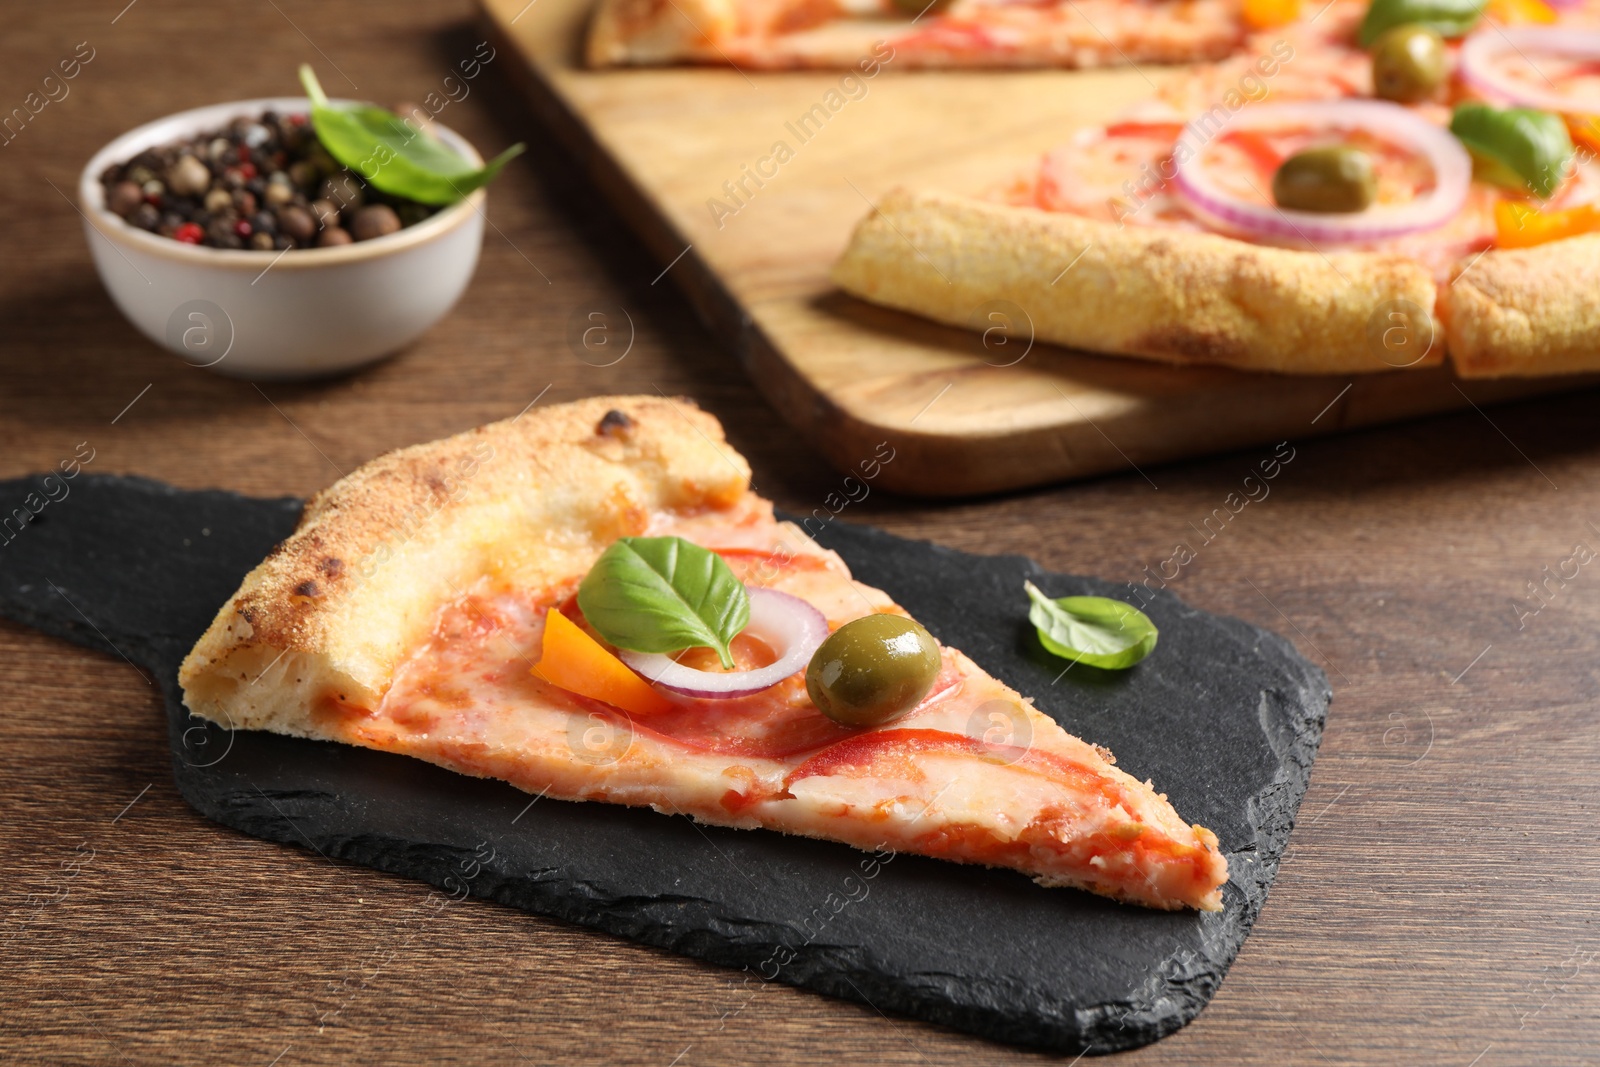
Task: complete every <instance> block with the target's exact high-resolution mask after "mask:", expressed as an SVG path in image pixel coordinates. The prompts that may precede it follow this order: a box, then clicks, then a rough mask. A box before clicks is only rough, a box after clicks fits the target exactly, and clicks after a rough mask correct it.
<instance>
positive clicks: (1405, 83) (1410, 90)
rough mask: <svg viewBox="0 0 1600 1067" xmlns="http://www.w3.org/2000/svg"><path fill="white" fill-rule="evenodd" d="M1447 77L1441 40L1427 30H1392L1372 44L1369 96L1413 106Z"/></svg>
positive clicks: (1411, 27) (1446, 57) (1447, 59)
mask: <svg viewBox="0 0 1600 1067" xmlns="http://www.w3.org/2000/svg"><path fill="white" fill-rule="evenodd" d="M1449 73H1450V57H1449V54H1448V53H1447V52H1446V51H1445V47H1444V38H1443V37H1441V36H1439V31H1438V30H1436V29H1434V28H1433V27H1431V26H1419V25H1417V24H1415V23H1412V24H1411V25H1409V26H1396V27H1395V28H1394V29H1392V30H1389V31H1388V32H1386V33H1385V34H1384V35H1383V36H1382V37H1379V38H1378V39H1377V40H1376V41H1374V42H1373V44H1372V93H1373V95H1374V96H1377V97H1380V98H1381V99H1384V100H1394V101H1396V102H1398V103H1401V104H1415V103H1419V102H1421V101H1423V100H1426V99H1428V98H1429V97H1431V96H1433V94H1434V93H1435V92H1436V91H1437V90H1438V88H1439V86H1441V85H1443V84H1444V80H1445V76H1446V75H1448V74H1449Z"/></svg>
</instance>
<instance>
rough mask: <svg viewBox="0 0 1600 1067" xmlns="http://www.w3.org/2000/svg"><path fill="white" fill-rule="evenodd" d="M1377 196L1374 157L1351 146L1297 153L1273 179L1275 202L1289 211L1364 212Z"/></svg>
mask: <svg viewBox="0 0 1600 1067" xmlns="http://www.w3.org/2000/svg"><path fill="white" fill-rule="evenodd" d="M1377 194H1378V179H1377V177H1376V176H1375V175H1374V174H1373V173H1372V157H1371V156H1369V155H1367V154H1366V153H1365V152H1363V151H1361V149H1359V148H1351V147H1349V146H1348V145H1328V146H1326V147H1323V148H1308V149H1306V150H1305V151H1304V152H1296V153H1295V154H1294V155H1292V156H1290V157H1289V158H1288V159H1286V160H1284V161H1283V165H1282V166H1280V167H1279V168H1278V172H1277V173H1276V174H1274V175H1273V176H1272V199H1273V200H1274V201H1276V202H1277V205H1278V206H1279V207H1281V208H1286V209H1288V210H1290V211H1317V212H1324V213H1349V212H1355V211H1364V210H1366V209H1367V208H1368V207H1369V206H1370V205H1371V204H1372V201H1373V199H1374V197H1376V196H1377Z"/></svg>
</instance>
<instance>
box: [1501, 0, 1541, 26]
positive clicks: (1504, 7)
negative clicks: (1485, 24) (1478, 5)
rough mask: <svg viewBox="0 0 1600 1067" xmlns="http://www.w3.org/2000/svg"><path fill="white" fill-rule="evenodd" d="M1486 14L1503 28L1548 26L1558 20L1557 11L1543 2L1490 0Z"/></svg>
mask: <svg viewBox="0 0 1600 1067" xmlns="http://www.w3.org/2000/svg"><path fill="white" fill-rule="evenodd" d="M1484 13H1485V14H1486V15H1488V16H1489V18H1490V19H1491V20H1492V21H1494V22H1498V23H1500V24H1501V25H1502V26H1518V25H1524V24H1527V23H1540V24H1543V25H1546V26H1548V25H1550V24H1551V23H1553V22H1555V20H1556V12H1555V9H1554V8H1552V7H1551V6H1550V5H1549V4H1546V3H1544V2H1543V0H1489V3H1488V5H1487V6H1486V7H1485V9H1484Z"/></svg>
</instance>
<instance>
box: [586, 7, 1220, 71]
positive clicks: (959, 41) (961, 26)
mask: <svg viewBox="0 0 1600 1067" xmlns="http://www.w3.org/2000/svg"><path fill="white" fill-rule="evenodd" d="M1244 32H1245V27H1244V23H1243V21H1242V16H1241V6H1240V4H1239V3H1238V2H1237V0H1037V2H1034V0H1030V2H1026V3H1019V2H1015V0H948V2H947V0H600V2H599V5H598V6H597V8H596V9H595V13H594V19H593V22H592V24H591V26H590V30H589V38H588V43H587V46H586V56H587V61H588V63H589V65H590V66H594V67H609V66H627V65H634V66H642V65H660V64H670V63H706V64H722V65H733V66H736V67H739V68H740V69H754V70H781V69H795V68H808V67H821V68H834V69H850V68H855V69H858V70H859V71H860V72H861V73H863V74H865V75H867V76H869V77H871V76H873V75H876V74H877V72H878V70H879V69H880V67H881V66H889V65H892V66H893V67H895V68H929V67H947V68H948V67H995V68H1003V67H1011V68H1017V67H1079V68H1088V67H1112V66H1121V65H1126V64H1138V63H1192V62H1196V61H1199V60H1205V59H1220V58H1222V57H1224V56H1226V55H1229V54H1230V53H1232V52H1233V51H1234V50H1235V49H1236V48H1237V47H1238V44H1239V41H1240V38H1241V36H1242V35H1243V33H1244Z"/></svg>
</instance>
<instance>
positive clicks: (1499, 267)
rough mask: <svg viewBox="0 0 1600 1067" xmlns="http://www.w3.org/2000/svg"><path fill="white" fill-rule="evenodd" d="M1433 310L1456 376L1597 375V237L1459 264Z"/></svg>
mask: <svg viewBox="0 0 1600 1067" xmlns="http://www.w3.org/2000/svg"><path fill="white" fill-rule="evenodd" d="M1440 313H1441V316H1442V318H1443V319H1444V327H1445V337H1446V339H1447V340H1448V343H1449V346H1450V358H1451V360H1452V361H1453V362H1454V363H1455V367H1456V373H1457V374H1459V375H1460V376H1461V377H1463V378H1503V377H1537V376H1542V375H1549V374H1575V373H1579V372H1582V371H1597V370H1600V235H1590V236H1586V237H1572V238H1568V239H1566V240H1563V241H1556V242H1552V243H1551V244H1546V245H1540V246H1538V247H1536V248H1527V249H1515V250H1512V249H1507V250H1501V251H1494V252H1488V253H1485V254H1484V255H1482V256H1478V257H1476V258H1473V259H1469V260H1464V261H1463V262H1462V263H1461V265H1460V266H1459V267H1457V269H1456V273H1455V277H1454V280H1452V281H1451V283H1450V284H1449V285H1448V286H1446V287H1445V290H1444V293H1443V294H1442V299H1441V301H1440Z"/></svg>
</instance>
